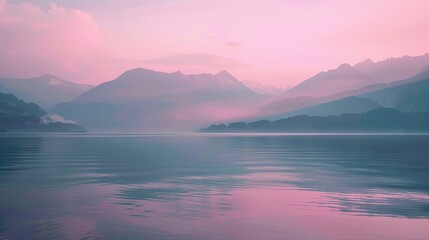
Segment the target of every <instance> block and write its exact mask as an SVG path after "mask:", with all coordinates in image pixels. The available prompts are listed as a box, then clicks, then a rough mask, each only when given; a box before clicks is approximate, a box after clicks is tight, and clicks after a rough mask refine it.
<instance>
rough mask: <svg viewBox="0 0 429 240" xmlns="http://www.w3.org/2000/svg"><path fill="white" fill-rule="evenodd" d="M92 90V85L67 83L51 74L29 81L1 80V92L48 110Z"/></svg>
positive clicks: (17, 79)
mask: <svg viewBox="0 0 429 240" xmlns="http://www.w3.org/2000/svg"><path fill="white" fill-rule="evenodd" d="M91 88H92V86H90V85H83V84H76V83H72V82H67V81H65V80H63V79H61V78H59V77H56V76H53V75H50V74H45V75H43V76H39V77H34V78H27V79H19V78H0V92H3V93H11V94H13V95H15V96H17V97H19V98H22V99H23V100H25V101H27V102H35V103H37V104H39V105H40V106H41V107H43V108H45V109H47V110H50V109H51V108H53V107H54V106H55V105H56V104H58V103H60V102H68V101H71V100H72V99H74V98H76V97H78V96H79V95H80V94H82V93H84V92H86V91H88V90H89V89H91Z"/></svg>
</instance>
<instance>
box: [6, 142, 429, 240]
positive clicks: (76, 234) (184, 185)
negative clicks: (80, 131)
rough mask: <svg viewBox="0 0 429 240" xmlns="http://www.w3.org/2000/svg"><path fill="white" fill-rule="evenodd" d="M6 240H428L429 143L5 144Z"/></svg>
mask: <svg viewBox="0 0 429 240" xmlns="http://www.w3.org/2000/svg"><path fill="white" fill-rule="evenodd" d="M0 239H150V240H156V239H179V240H180V239H190V240H194V239H195V240H197V239H198V240H200V239H202V240H205V239H210V240H211V239H213V240H224V239H225V240H229V239H246V240H247V239H258V240H269V239H292V240H301V239H311V240H314V239H329V240H331V239H377V240H379V239H389V240H392V239H413V240H414V239H426V240H427V239H429V136H279V135H271V136H270V135H266V136H264V135H241V136H240V135H55V134H54V135H19V136H14V135H7V134H3V135H0Z"/></svg>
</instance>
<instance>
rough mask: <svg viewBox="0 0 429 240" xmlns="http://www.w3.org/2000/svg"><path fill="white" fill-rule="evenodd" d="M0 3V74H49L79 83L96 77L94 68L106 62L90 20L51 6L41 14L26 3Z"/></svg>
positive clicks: (96, 29) (96, 28) (95, 25)
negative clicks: (0, 10)
mask: <svg viewBox="0 0 429 240" xmlns="http://www.w3.org/2000/svg"><path fill="white" fill-rule="evenodd" d="M0 1H1V2H0V9H1V8H2V9H3V10H2V12H1V14H0V32H1V35H0V42H1V45H0V74H1V75H3V76H17V77H30V76H35V75H41V74H44V73H53V74H56V75H59V76H61V77H64V78H65V79H72V80H78V81H79V80H80V81H81V82H85V81H86V82H91V81H92V80H93V79H92V78H97V77H98V74H97V72H98V71H99V68H100V66H99V65H100V63H105V62H106V61H108V60H107V59H105V58H106V56H105V55H103V44H104V43H103V35H102V34H101V31H100V28H99V25H98V23H97V22H96V21H95V20H94V19H93V17H92V16H91V15H89V14H87V13H85V12H82V11H80V10H75V9H65V8H63V7H60V6H58V5H56V4H51V5H50V7H49V8H48V9H46V10H45V9H42V8H40V7H38V6H36V5H33V4H31V3H21V4H17V5H15V4H10V3H6V1H4V0H0ZM98 73H99V72H98Z"/></svg>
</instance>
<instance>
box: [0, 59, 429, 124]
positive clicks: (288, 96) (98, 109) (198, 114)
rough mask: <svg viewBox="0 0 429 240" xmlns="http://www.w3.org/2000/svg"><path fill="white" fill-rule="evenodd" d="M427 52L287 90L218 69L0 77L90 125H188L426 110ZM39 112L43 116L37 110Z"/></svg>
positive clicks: (26, 96) (18, 92) (1, 86)
mask: <svg viewBox="0 0 429 240" xmlns="http://www.w3.org/2000/svg"><path fill="white" fill-rule="evenodd" d="M428 90H429V54H425V55H422V56H416V57H410V56H404V57H400V58H390V59H386V60H384V61H379V62H374V61H372V60H369V59H368V60H365V61H363V62H361V63H357V64H355V65H353V66H352V65H350V64H341V65H339V66H338V67H337V68H335V69H331V70H327V71H323V72H320V73H318V74H316V75H315V76H313V77H311V78H309V79H307V80H305V81H303V82H302V83H300V84H298V85H297V86H294V87H292V88H289V89H279V88H275V87H271V86H268V85H264V84H261V83H257V82H252V81H240V80H238V79H237V78H235V77H234V76H232V75H231V74H230V73H228V72H227V71H220V72H218V73H216V74H210V73H204V74H184V73H182V72H180V71H177V72H173V73H166V72H160V71H153V70H149V69H144V68H136V69H131V70H128V71H126V72H124V73H123V74H121V75H120V76H118V77H117V78H116V79H114V80H111V81H108V82H104V83H102V84H99V85H98V86H95V87H93V86H89V85H80V84H75V83H71V82H67V81H65V80H62V79H61V78H59V77H56V76H53V75H49V74H46V75H43V76H40V77H35V78H29V79H12V78H0V92H5V93H11V94H13V95H15V96H16V97H17V98H21V99H23V100H24V101H26V102H35V103H37V104H39V105H40V106H41V107H42V108H44V109H47V110H48V112H49V113H51V114H55V116H58V117H60V116H61V118H65V119H70V120H71V121H73V122H77V123H79V124H81V125H82V126H83V127H85V128H88V129H90V130H95V131H97V130H98V131H127V130H129V131H152V132H160V131H167V132H171V131H189V130H194V129H197V128H200V127H203V126H207V125H208V124H209V123H214V122H225V121H244V120H248V121H254V120H257V119H268V120H276V119H281V118H285V117H291V116H296V115H311V116H329V115H341V114H348V113H356V114H358V113H364V112H366V111H370V110H374V109H377V108H394V109H397V110H400V111H403V112H405V113H408V112H415V111H427V110H429V107H428V106H429V100H428V97H427V96H426V93H427V92H428ZM38 117H39V118H40V116H38Z"/></svg>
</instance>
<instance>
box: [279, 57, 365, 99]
mask: <svg viewBox="0 0 429 240" xmlns="http://www.w3.org/2000/svg"><path fill="white" fill-rule="evenodd" d="M372 83H373V81H372V79H371V77H369V76H368V75H366V74H365V73H363V72H361V71H359V70H357V69H355V68H353V67H352V66H350V65H349V64H341V65H340V66H339V67H338V68H336V69H331V70H328V71H326V72H320V73H318V74H316V75H315V76H314V77H312V78H309V79H307V80H305V81H304V82H302V83H300V84H298V85H297V86H295V87H293V88H291V89H289V90H288V91H286V92H285V93H284V94H283V95H282V96H283V97H284V98H292V97H302V96H311V97H320V96H329V95H332V94H336V93H340V92H344V91H347V90H353V89H358V88H361V87H364V86H367V85H370V84H372Z"/></svg>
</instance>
